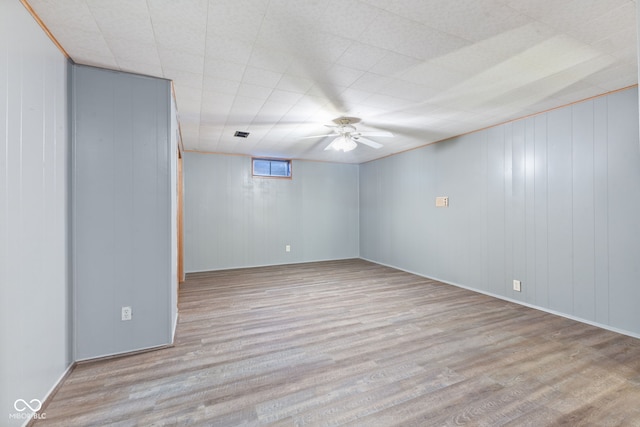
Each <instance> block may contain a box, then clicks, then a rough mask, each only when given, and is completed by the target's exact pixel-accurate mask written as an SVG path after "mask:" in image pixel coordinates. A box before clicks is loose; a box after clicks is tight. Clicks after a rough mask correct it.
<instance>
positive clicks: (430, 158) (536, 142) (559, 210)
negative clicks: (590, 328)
mask: <svg viewBox="0 0 640 427" xmlns="http://www.w3.org/2000/svg"><path fill="white" fill-rule="evenodd" d="M436 196H448V197H449V198H450V199H449V201H450V206H449V207H448V208H436V207H435V197H436ZM639 217H640V145H639V141H638V101H637V90H636V89H635V88H634V89H630V90H626V91H623V92H618V93H614V94H611V95H609V96H604V97H600V98H596V99H593V100H589V101H586V102H582V103H579V104H575V105H573V106H569V107H566V108H562V109H558V110H553V111H550V112H547V113H544V114H540V115H537V116H534V117H530V118H527V119H523V120H519V121H515V122H512V123H508V124H505V125H501V126H497V127H493V128H490V129H487V130H484V131H480V132H476V133H472V134H469V135H465V136H462V137H458V138H454V139H451V140H448V141H445V142H441V143H438V144H435V145H431V146H427V147H424V148H421V149H418V150H414V151H410V152H406V153H403V154H400V155H396V156H392V157H389V158H386V159H381V160H378V161H374V162H370V163H366V164H363V165H361V166H360V225H361V230H360V242H361V243H360V253H361V256H362V257H363V258H366V259H370V260H373V261H377V262H380V263H383V264H388V265H392V266H395V267H398V268H401V269H405V270H409V271H412V272H415V273H418V274H421V275H424V276H428V277H433V278H437V279H440V280H443V281H446V282H449V283H453V284H458V285H461V286H465V287H468V288H472V289H476V290H479V291H482V292H486V293H489V294H493V295H497V296H501V297H504V298H509V299H512V300H516V301H521V302H523V303H526V304H529V305H533V306H537V307H540V308H543V309H546V310H550V311H554V312H558V313H562V314H564V315H568V316H572V317H575V318H579V319H583V320H585V321H588V322H592V323H596V324H600V325H603V326H606V327H609V328H613V329H619V330H621V331H625V332H627V333H630V334H635V335H640V310H638V301H640V282H639V281H638V276H639V273H640V263H639V262H638V260H640V221H639V220H638V218H639ZM513 279H517V280H521V281H522V292H515V291H513V288H512V284H513V283H512V281H513Z"/></svg>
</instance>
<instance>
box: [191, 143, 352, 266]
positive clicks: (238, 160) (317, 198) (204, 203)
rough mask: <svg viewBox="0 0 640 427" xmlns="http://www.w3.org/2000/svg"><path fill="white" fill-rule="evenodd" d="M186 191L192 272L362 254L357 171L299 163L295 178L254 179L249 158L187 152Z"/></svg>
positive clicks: (305, 162)
mask: <svg viewBox="0 0 640 427" xmlns="http://www.w3.org/2000/svg"><path fill="white" fill-rule="evenodd" d="M184 185H185V270H186V271H187V272H194V271H207V270H220V269H227V268H236V267H252V266H259V265H273V264H288V263H297V262H307V261H320V260H329V259H345V258H356V257H358V255H359V252H358V245H359V240H358V239H359V237H358V235H359V226H358V166H357V165H347V164H335V163H321V162H308V161H293V178H292V179H273V178H253V177H252V176H251V158H249V157H243V156H227V155H216V154H197V153H185V155H184ZM286 245H290V246H291V252H286V251H285V247H286Z"/></svg>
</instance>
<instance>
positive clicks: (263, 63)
mask: <svg viewBox="0 0 640 427" xmlns="http://www.w3.org/2000/svg"><path fill="white" fill-rule="evenodd" d="M292 62H293V59H292V58H291V56H290V55H289V54H287V53H285V52H281V51H278V50H274V49H267V48H264V47H262V46H260V45H257V46H255V47H254V48H253V50H252V52H251V55H250V59H249V61H248V65H250V66H252V67H256V68H260V69H263V70H268V71H273V72H276V73H284V72H285V71H287V69H288V68H289V67H290V66H291V63H292Z"/></svg>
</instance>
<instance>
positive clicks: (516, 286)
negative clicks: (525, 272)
mask: <svg viewBox="0 0 640 427" xmlns="http://www.w3.org/2000/svg"><path fill="white" fill-rule="evenodd" d="M521 286H522V283H521V282H520V280H514V281H513V290H514V291H516V292H520V291H521V290H522V287H521Z"/></svg>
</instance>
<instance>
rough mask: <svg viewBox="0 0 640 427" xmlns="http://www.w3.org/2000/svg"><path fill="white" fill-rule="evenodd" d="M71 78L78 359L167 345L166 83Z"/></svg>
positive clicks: (126, 77) (95, 73) (109, 74)
mask: <svg viewBox="0 0 640 427" xmlns="http://www.w3.org/2000/svg"><path fill="white" fill-rule="evenodd" d="M72 81H73V86H72V88H73V91H72V106H73V112H72V117H73V126H74V129H73V133H72V137H73V156H74V157H73V165H72V168H73V179H72V185H73V205H72V206H73V208H72V209H73V218H72V224H73V262H74V269H73V277H74V307H75V309H74V313H75V321H74V325H75V339H74V344H75V358H76V360H83V359H89V358H95V357H101V356H106V355H112V354H117V353H124V352H130V351H135V350H139V349H145V348H150V347H155V346H160V345H165V344H169V343H171V339H172V330H173V318H172V312H173V309H172V307H171V301H172V299H173V298H172V292H174V291H175V287H174V283H175V277H176V276H175V275H173V277H172V274H171V272H172V257H171V250H172V248H171V242H172V234H171V230H172V226H173V224H172V218H174V219H175V216H174V211H175V206H172V204H171V202H172V195H173V192H174V191H175V187H172V177H171V171H172V168H173V165H172V157H173V156H172V152H173V151H174V150H175V146H172V145H171V144H172V141H174V142H175V139H174V138H172V137H171V135H170V132H171V118H170V114H171V100H170V83H169V82H168V81H166V80H162V79H155V78H151V77H144V76H138V75H133V74H128V73H121V72H115V71H108V70H103V69H99V68H93V67H85V66H73V80H72ZM123 306H131V307H132V311H133V319H132V320H131V321H122V320H121V308H122V307H123Z"/></svg>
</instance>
